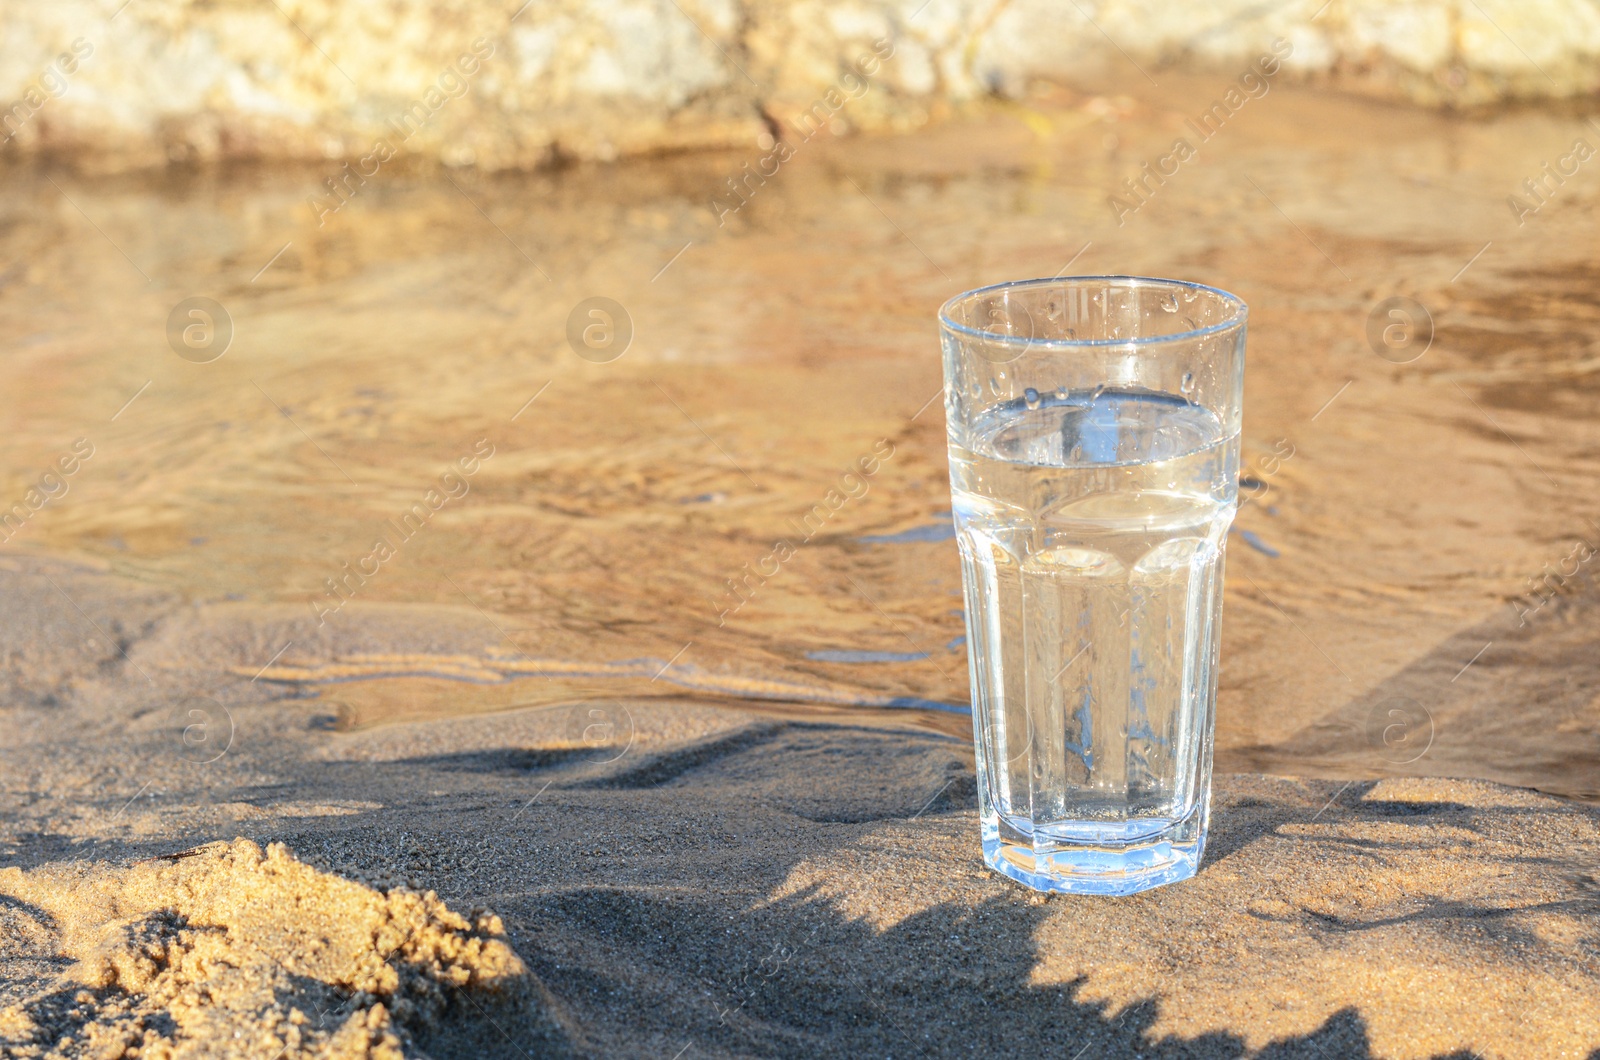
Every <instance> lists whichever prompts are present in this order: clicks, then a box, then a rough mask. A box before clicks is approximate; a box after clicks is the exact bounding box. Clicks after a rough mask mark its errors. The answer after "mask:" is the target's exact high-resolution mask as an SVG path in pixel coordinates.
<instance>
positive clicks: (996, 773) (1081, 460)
mask: <svg viewBox="0 0 1600 1060" xmlns="http://www.w3.org/2000/svg"><path fill="white" fill-rule="evenodd" d="M1246 314H1247V309H1246V306H1245V304H1244V302H1243V301H1241V300H1240V299H1239V298H1237V297H1235V296H1234V295H1231V294H1228V293H1227V292H1226V291H1219V290H1217V289H1215V288H1212V287H1205V286H1202V285H1200V284H1195V283H1185V282H1182V281H1178V280H1158V279H1146V278H1142V277H1135V276H1076V277H1066V278H1060V279H1048V280H1026V281H1020V282H1017V283H1005V284H999V285H997V286H994V287H985V288H982V289H980V290H976V291H969V292H968V293H966V294H963V295H959V296H957V297H955V298H953V299H951V300H950V301H949V302H947V303H946V304H945V306H944V308H943V309H941V310H940V312H939V323H940V327H941V331H942V338H943V344H944V373H945V412H946V417H947V420H948V424H949V439H950V487H951V496H952V502H953V506H954V510H955V522H956V529H957V541H958V544H959V546H960V550H961V567H962V582H963V585H964V588H965V591H966V617H967V645H968V647H967V651H968V657H969V660H970V669H971V674H972V715H973V731H974V734H975V738H976V742H977V759H978V792H979V803H980V810H981V816H982V830H983V858H984V861H986V862H987V863H988V864H989V866H990V867H991V868H993V869H995V870H996V871H997V872H1001V873H1003V874H1005V875H1007V876H1010V877H1011V878H1012V879H1015V880H1018V881H1020V882H1022V883H1024V884H1027V885H1028V886H1029V887H1033V888H1036V889H1038V890H1042V891H1064V892H1072V893H1082V894H1132V893H1134V892H1136V891H1142V890H1145V889H1146V888H1150V887H1155V886H1158V885H1160V884H1163V883H1171V882H1173V881H1175V880H1182V879H1187V878H1188V877H1190V876H1192V875H1194V874H1195V872H1196V870H1198V868H1199V866H1200V855H1201V850H1202V848H1203V847H1204V845H1205V838H1206V824H1207V817H1208V814H1209V809H1210V795H1211V736H1212V727H1213V720H1214V718H1213V708H1214V705H1215V700H1216V689H1217V653H1218V638H1219V633H1220V630H1221V621H1220V620H1221V614H1222V561H1223V551H1224V545H1225V544H1226V537H1227V532H1228V526H1229V524H1230V523H1231V522H1232V521H1233V514H1234V509H1235V506H1236V503H1237V499H1238V474H1239V423H1240V405H1241V399H1242V397H1243V391H1244V346H1245V318H1246Z"/></svg>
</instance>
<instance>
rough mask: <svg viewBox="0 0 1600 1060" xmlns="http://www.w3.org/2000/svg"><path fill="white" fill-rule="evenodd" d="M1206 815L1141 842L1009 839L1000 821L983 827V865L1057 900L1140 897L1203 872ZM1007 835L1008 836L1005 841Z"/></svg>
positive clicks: (1195, 815)
mask: <svg viewBox="0 0 1600 1060" xmlns="http://www.w3.org/2000/svg"><path fill="white" fill-rule="evenodd" d="M1205 818H1206V814H1205V813H1204V812H1203V810H1198V809H1197V811H1196V812H1194V813H1191V814H1190V815H1189V816H1188V817H1186V818H1184V819H1183V820H1181V821H1177V822H1175V823H1173V824H1171V825H1169V826H1168V827H1166V828H1164V829H1161V830H1160V831H1157V832H1153V833H1147V834H1145V835H1143V836H1141V837H1139V838H1138V839H1133V840H1128V841H1123V842H1116V841H1112V842H1108V841H1107V840H1106V839H1105V838H1103V837H1100V838H1095V839H1085V840H1081V841H1072V840H1070V839H1064V838H1060V837H1058V836H1052V837H1049V838H1046V837H1044V836H1039V837H1036V838H1034V839H1029V838H1023V837H1018V838H1010V832H1011V829H1009V828H1007V829H1002V828H1001V827H1000V824H999V822H998V821H984V822H983V860H984V862H985V863H986V864H987V865H988V866H989V867H990V868H991V869H994V870H995V871H996V872H998V873H1000V874H1001V875H1002V876H1009V877H1011V878H1012V879H1013V880H1016V881H1017V882H1018V883H1020V884H1023V885H1024V886H1027V887H1031V888H1033V889H1034V890H1036V891H1046V892H1051V893H1055V894H1110V895H1122V894H1137V893H1138V892H1140V891H1148V890H1149V889H1150V888H1152V887H1160V886H1161V885H1162V884H1167V883H1176V882H1178V881H1179V880H1187V879H1188V878H1189V877H1191V876H1193V875H1194V874H1195V873H1196V872H1198V871H1200V856H1201V853H1202V852H1203V851H1204V849H1205V845H1206V821H1205ZM1051 831H1052V832H1057V831H1058V830H1057V829H1052V830H1051ZM1002 832H1004V833H1006V834H1005V835H1002Z"/></svg>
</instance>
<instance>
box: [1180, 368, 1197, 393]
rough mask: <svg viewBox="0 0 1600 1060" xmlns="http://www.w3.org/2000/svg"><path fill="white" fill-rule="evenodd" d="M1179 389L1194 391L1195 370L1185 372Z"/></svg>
mask: <svg viewBox="0 0 1600 1060" xmlns="http://www.w3.org/2000/svg"><path fill="white" fill-rule="evenodd" d="M1178 389H1179V390H1182V391H1183V392H1184V393H1185V394H1192V393H1194V373H1193V372H1184V373H1183V382H1181V383H1179V384H1178Z"/></svg>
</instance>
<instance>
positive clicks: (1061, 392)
mask: <svg viewBox="0 0 1600 1060" xmlns="http://www.w3.org/2000/svg"><path fill="white" fill-rule="evenodd" d="M1056 397H1058V398H1060V399H1061V400H1063V401H1065V400H1066V399H1067V388H1066V387H1064V386H1058V387H1056Z"/></svg>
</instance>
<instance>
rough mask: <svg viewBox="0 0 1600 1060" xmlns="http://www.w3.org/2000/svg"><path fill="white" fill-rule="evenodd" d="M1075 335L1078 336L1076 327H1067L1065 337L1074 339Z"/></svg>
mask: <svg viewBox="0 0 1600 1060" xmlns="http://www.w3.org/2000/svg"><path fill="white" fill-rule="evenodd" d="M1077 337H1078V329H1077V328H1068V329H1067V338H1069V339H1075V338H1077Z"/></svg>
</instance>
